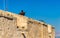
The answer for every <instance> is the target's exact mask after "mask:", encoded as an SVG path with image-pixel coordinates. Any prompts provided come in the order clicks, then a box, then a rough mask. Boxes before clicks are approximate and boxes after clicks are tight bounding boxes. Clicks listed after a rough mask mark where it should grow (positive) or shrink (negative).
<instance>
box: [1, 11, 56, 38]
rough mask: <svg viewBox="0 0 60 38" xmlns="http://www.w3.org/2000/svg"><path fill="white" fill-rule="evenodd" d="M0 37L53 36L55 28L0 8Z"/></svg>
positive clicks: (29, 37)
mask: <svg viewBox="0 0 60 38" xmlns="http://www.w3.org/2000/svg"><path fill="white" fill-rule="evenodd" d="M0 38H55V29H54V28H52V26H51V25H48V24H46V23H44V22H40V21H37V20H33V19H31V18H27V17H25V16H22V15H17V14H13V13H10V12H7V11H2V10H0Z"/></svg>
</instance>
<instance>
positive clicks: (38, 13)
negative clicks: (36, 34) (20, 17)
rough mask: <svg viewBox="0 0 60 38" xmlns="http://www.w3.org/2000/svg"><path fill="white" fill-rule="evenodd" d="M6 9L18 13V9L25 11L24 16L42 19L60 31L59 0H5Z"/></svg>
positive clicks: (2, 3) (2, 6)
mask: <svg viewBox="0 0 60 38" xmlns="http://www.w3.org/2000/svg"><path fill="white" fill-rule="evenodd" d="M7 3H8V4H7V7H8V11H10V12H14V13H16V14H18V13H19V12H20V10H24V11H25V12H26V16H27V17H30V18H33V19H37V20H44V21H45V22H46V23H49V24H51V25H53V26H55V28H56V32H60V0H7ZM4 4H5V3H4V0H0V9H2V10H4Z"/></svg>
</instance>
